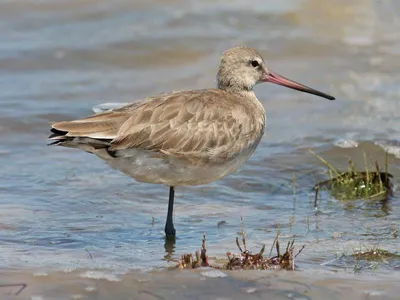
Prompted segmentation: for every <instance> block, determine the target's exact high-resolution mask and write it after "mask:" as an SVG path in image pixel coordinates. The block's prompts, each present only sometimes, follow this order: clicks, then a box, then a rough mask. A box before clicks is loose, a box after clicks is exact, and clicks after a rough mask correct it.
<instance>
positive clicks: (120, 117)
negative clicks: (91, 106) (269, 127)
mask: <svg viewBox="0 0 400 300" xmlns="http://www.w3.org/2000/svg"><path fill="white" fill-rule="evenodd" d="M249 93H250V94H248V95H240V94H234V93H230V92H226V91H223V90H220V89H208V90H197V91H180V92H172V93H167V94H161V95H158V96H155V97H152V98H146V99H143V100H140V101H137V102H134V103H131V104H128V105H125V106H123V107H120V108H117V109H113V110H110V111H106V112H103V113H99V114H96V115H93V116H90V117H87V118H84V119H80V120H74V121H68V122H59V123H55V124H53V125H52V131H53V135H51V136H50V138H51V139H53V140H54V141H55V144H57V145H62V146H67V147H75V148H80V149H82V150H85V151H88V152H91V153H95V154H97V155H98V156H100V157H102V158H107V157H109V158H110V159H111V158H112V157H118V156H120V155H122V154H123V153H124V152H127V151H130V150H131V149H140V150H145V151H150V152H152V153H154V155H163V156H165V155H167V156H173V157H177V158H182V159H186V160H189V161H191V162H192V163H194V164H201V163H207V162H210V161H213V162H214V163H223V162H224V161H226V160H229V159H232V158H234V157H235V156H236V155H239V154H240V153H241V151H243V150H244V149H246V148H248V147H252V145H253V144H254V143H258V141H259V139H260V137H261V135H262V133H263V131H264V125H265V115H264V109H263V108H262V105H261V104H260V103H259V102H258V100H257V99H256V98H255V96H254V93H253V92H249ZM253 98H254V99H253Z"/></svg>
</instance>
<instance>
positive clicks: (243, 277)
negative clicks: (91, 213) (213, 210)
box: [0, 268, 400, 300]
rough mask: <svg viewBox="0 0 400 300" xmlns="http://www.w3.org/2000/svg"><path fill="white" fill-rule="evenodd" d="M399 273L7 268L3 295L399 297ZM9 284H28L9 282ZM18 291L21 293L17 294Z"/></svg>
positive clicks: (0, 278) (49, 298)
mask: <svg viewBox="0 0 400 300" xmlns="http://www.w3.org/2000/svg"><path fill="white" fill-rule="evenodd" d="M398 280H399V277H398V276H397V277H393V276H384V275H380V276H376V277H374V278H371V276H337V274H335V273H333V272H321V271H308V272H297V271H295V272H286V271H283V272H273V271H241V272H234V271H223V272H222V271H219V270H214V269H210V268H202V269H198V270H177V269H175V270H159V271H151V272H144V271H142V272H130V273H128V274H124V275H118V274H113V273H110V272H108V271H104V270H103V271H102V270H91V271H89V270H82V271H79V270H75V271H72V272H45V271H41V270H23V271H17V270H15V271H7V272H5V273H4V272H3V273H2V274H1V275H0V283H1V284H2V285H3V286H2V287H1V288H0V296H1V299H4V300H6V299H7V300H8V299H10V300H11V299H21V300H22V299H35V300H39V299H40V300H42V299H43V300H53V299H54V300H61V299H88V300H89V299H96V300H101V299H104V300H108V299H114V300H123V299H143V300H153V299H171V300H179V299H298V300H300V299H302V300H303V299H326V300H329V299H353V300H358V299H360V300H361V299H365V300H367V299H368V300H373V299H398V295H399V293H400V287H399V285H398V282H399V281H398ZM6 284H26V287H25V288H23V289H22V290H21V287H22V285H21V286H14V287H10V286H8V287H6V286H4V285H6ZM17 293H18V294H17Z"/></svg>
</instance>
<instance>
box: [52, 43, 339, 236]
mask: <svg viewBox="0 0 400 300" xmlns="http://www.w3.org/2000/svg"><path fill="white" fill-rule="evenodd" d="M262 82H272V83H275V84H279V85H282V86H285V87H288V88H292V89H295V90H298V91H302V92H306V93H310V94H314V95H317V96H320V97H324V98H327V99H329V100H334V99H335V98H334V97H332V96H330V95H327V94H325V93H322V92H319V91H317V90H314V89H312V88H309V87H307V86H305V85H302V84H300V83H297V82H294V81H292V80H289V79H287V78H285V77H283V76H280V75H278V74H276V73H274V72H273V71H271V70H270V69H268V68H267V66H266V64H265V61H264V60H263V58H262V57H261V55H260V54H259V53H258V52H257V51H256V50H254V49H251V48H247V47H235V48H231V49H229V50H227V51H225V52H224V53H223V55H222V57H221V61H220V64H219V68H218V74H217V88H213V89H204V90H187V91H179V92H170V93H164V94H160V95H157V96H154V97H149V98H146V99H142V100H139V101H136V102H133V103H127V104H110V103H108V104H104V105H100V106H99V107H97V111H99V110H103V111H101V112H99V113H98V114H95V115H92V116H90V117H87V118H83V119H79V120H74V121H66V122H58V123H55V124H53V125H52V128H51V131H52V134H51V135H50V137H49V139H51V140H52V143H51V144H52V145H57V146H64V147H72V148H78V149H81V150H84V151H86V152H89V153H93V154H95V155H96V156H98V157H99V158H101V159H103V160H104V161H106V162H107V163H108V164H109V165H110V166H111V167H112V168H115V169H117V170H120V171H122V172H123V173H125V174H127V175H129V176H131V177H133V178H134V179H135V180H137V181H140V182H147V183H158V184H164V185H167V186H169V187H170V188H169V204H168V213H167V221H166V225H165V234H166V236H167V237H175V228H174V225H173V220H172V217H173V206H174V192H175V190H174V189H175V187H177V186H185V185H186V186H187V185H199V184H206V183H209V182H212V181H215V180H218V179H221V178H223V177H225V176H227V175H229V174H231V173H232V172H234V171H235V170H237V169H238V168H239V167H240V166H242V165H243V163H244V162H246V161H247V159H248V158H249V157H250V156H251V155H252V153H253V152H254V150H255V149H256V147H257V145H258V143H259V142H260V139H261V137H262V135H263V133H264V130H265V120H266V116H265V111H264V108H263V106H262V105H261V103H260V102H259V101H258V99H257V97H256V95H255V94H254V92H253V87H254V86H255V85H256V84H258V83H262Z"/></svg>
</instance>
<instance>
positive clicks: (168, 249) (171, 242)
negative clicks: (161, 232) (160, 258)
mask: <svg viewBox="0 0 400 300" xmlns="http://www.w3.org/2000/svg"><path fill="white" fill-rule="evenodd" d="M175 243H176V237H165V243H164V249H165V255H164V260H166V261H171V260H172V258H173V254H174V253H175Z"/></svg>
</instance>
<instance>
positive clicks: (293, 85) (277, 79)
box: [263, 70, 335, 100]
mask: <svg viewBox="0 0 400 300" xmlns="http://www.w3.org/2000/svg"><path fill="white" fill-rule="evenodd" d="M263 81H264V82H271V83H275V84H278V85H282V86H285V87H288V88H290V89H294V90H297V91H301V92H304V93H309V94H313V95H317V96H320V97H323V98H326V99H329V100H335V97H332V96H331V95H328V94H325V93H323V92H320V91H317V90H314V89H312V88H310V87H308V86H305V85H303V84H301V83H298V82H295V81H293V80H290V79H287V78H285V77H283V76H281V75H279V74H276V73H275V72H272V71H271V70H268V74H267V75H266V76H265V79H263Z"/></svg>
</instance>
